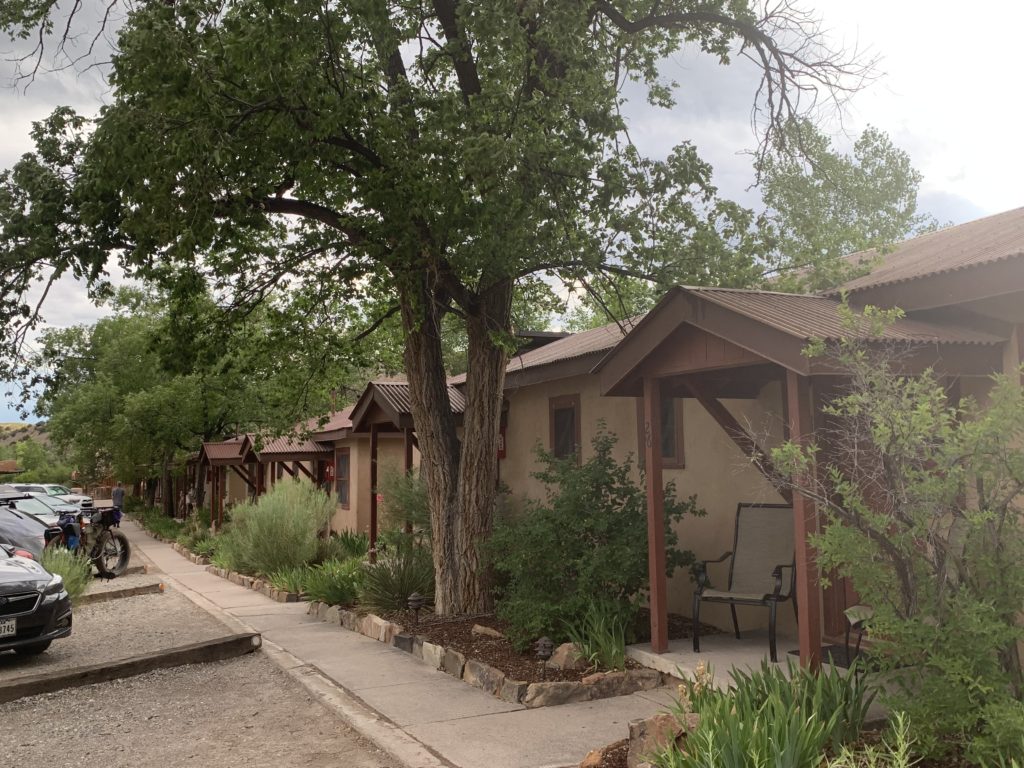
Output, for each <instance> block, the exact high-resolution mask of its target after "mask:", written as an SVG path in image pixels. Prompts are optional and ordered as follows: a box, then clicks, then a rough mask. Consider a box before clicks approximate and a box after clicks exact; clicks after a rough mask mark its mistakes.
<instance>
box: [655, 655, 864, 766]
mask: <svg viewBox="0 0 1024 768" xmlns="http://www.w3.org/2000/svg"><path fill="white" fill-rule="evenodd" d="M732 677H733V681H734V685H733V686H732V687H730V688H727V689H718V688H716V687H715V686H714V681H713V676H712V674H711V671H710V669H708V668H706V667H703V668H700V669H699V670H698V673H697V674H696V675H695V676H694V678H693V679H692V680H689V681H686V682H684V683H683V684H682V685H681V686H680V696H679V701H678V703H677V705H676V707H675V708H674V712H675V714H676V716H677V717H678V718H679V719H680V721H685V718H686V717H687V716H688V715H689V714H691V713H695V714H697V715H699V716H700V717H699V720H698V723H697V726H696V729H695V730H694V731H693V732H691V733H689V734H688V735H687V737H686V746H685V751H684V750H681V749H680V748H679V747H678V746H677V745H676V744H674V743H672V744H669V745H667V746H666V747H665V748H663V749H661V750H660V751H658V752H657V753H655V754H653V755H650V756H649V757H648V760H649V761H650V762H651V763H652V764H653V765H655V766H657V768H819V767H820V766H821V764H822V761H823V760H824V758H825V755H826V753H827V752H830V751H831V752H833V753H835V752H838V751H840V750H841V749H842V748H843V746H845V745H846V744H849V743H851V742H853V741H854V740H856V739H857V738H858V737H859V735H860V731H861V728H862V726H863V724H864V718H865V716H866V714H867V708H868V706H869V705H870V703H871V694H870V693H869V692H868V690H867V688H866V685H865V683H864V680H863V676H862V675H860V674H858V673H857V671H856V670H852V671H851V673H850V674H846V673H845V672H842V671H840V670H836V669H831V670H829V669H822V670H821V671H820V672H818V673H814V672H810V671H808V670H805V669H804V668H802V667H799V666H798V665H796V664H794V663H793V662H792V661H790V662H789V664H788V667H787V669H785V670H783V669H782V668H781V667H779V666H777V665H773V664H769V663H768V662H767V661H764V662H762V664H761V667H760V668H759V669H756V670H754V671H752V672H745V671H740V670H733V672H732Z"/></svg>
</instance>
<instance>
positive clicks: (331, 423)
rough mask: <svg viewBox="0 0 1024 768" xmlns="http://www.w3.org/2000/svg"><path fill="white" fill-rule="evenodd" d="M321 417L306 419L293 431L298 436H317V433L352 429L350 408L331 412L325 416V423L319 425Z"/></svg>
mask: <svg viewBox="0 0 1024 768" xmlns="http://www.w3.org/2000/svg"><path fill="white" fill-rule="evenodd" d="M321 418H322V417H321V416H314V417H313V418H311V419H306V420H305V421H304V422H302V423H301V424H298V425H297V426H296V427H295V431H296V432H298V433H300V434H305V433H306V432H311V433H312V434H314V435H315V434H317V433H319V432H337V431H338V430H341V429H351V428H352V406H351V405H350V406H348V407H347V408H342V409H341V410H340V411H332V412H331V413H329V414H327V421H325V422H324V423H323V424H321V423H320V420H321Z"/></svg>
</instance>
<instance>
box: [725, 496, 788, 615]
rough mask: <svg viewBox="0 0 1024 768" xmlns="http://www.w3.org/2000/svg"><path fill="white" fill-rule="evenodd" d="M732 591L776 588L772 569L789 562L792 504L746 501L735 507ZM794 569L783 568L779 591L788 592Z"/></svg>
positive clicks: (730, 573) (763, 590) (768, 592)
mask: <svg viewBox="0 0 1024 768" xmlns="http://www.w3.org/2000/svg"><path fill="white" fill-rule="evenodd" d="M732 551H733V556H732V567H731V568H730V570H729V590H730V591H731V592H741V593H753V594H766V595H767V594H771V593H772V592H773V591H774V590H775V579H773V578H772V571H773V570H774V569H775V566H777V565H792V564H793V562H794V557H793V553H794V551H795V548H794V544H793V508H792V507H789V506H786V505H784V504H745V503H742V502H741V503H740V504H739V505H738V506H737V507H736V538H735V540H734V542H733V548H732ZM792 579H793V572H792V571H791V570H789V569H786V570H784V571H783V572H782V594H783V595H784V596H786V597H788V596H789V591H790V585H791V583H792Z"/></svg>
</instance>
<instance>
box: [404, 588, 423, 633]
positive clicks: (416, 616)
mask: <svg viewBox="0 0 1024 768" xmlns="http://www.w3.org/2000/svg"><path fill="white" fill-rule="evenodd" d="M426 604H427V598H425V597H424V596H423V595H421V594H420V593H419V592H413V593H412V594H411V595H409V599H408V600H407V601H406V605H408V606H409V610H410V611H412V616H413V620H412V621H413V625H414V626H419V623H420V611H421V610H423V606H425V605H426Z"/></svg>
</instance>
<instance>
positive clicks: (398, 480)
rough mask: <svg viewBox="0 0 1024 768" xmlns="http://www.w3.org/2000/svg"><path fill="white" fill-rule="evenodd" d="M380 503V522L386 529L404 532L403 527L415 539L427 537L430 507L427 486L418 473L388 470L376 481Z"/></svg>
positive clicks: (394, 469)
mask: <svg viewBox="0 0 1024 768" xmlns="http://www.w3.org/2000/svg"><path fill="white" fill-rule="evenodd" d="M377 485H378V488H379V490H380V495H381V498H382V499H383V504H382V505H381V513H382V514H381V519H382V521H383V525H382V526H381V527H382V528H383V529H385V530H392V529H393V530H403V529H405V527H406V525H408V526H409V527H411V528H412V531H413V533H414V534H415V535H416V536H418V537H423V538H426V539H429V538H430V530H431V529H430V506H429V504H428V502H427V486H426V482H425V481H424V479H423V477H422V476H421V475H420V473H419V472H418V471H412V472H408V473H406V472H402V471H401V470H399V469H397V468H395V467H389V468H387V469H386V470H385V471H384V472H382V473H381V476H380V480H379V482H378V484H377Z"/></svg>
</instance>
